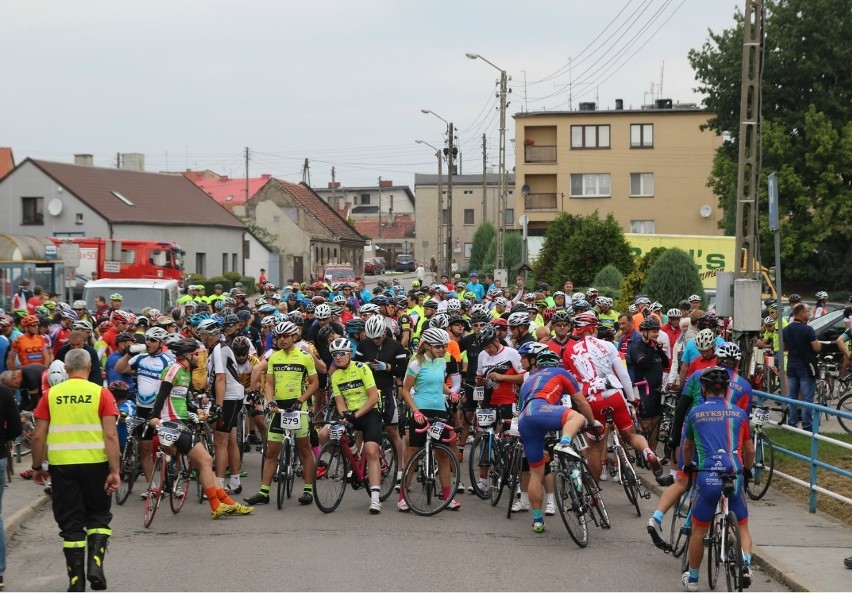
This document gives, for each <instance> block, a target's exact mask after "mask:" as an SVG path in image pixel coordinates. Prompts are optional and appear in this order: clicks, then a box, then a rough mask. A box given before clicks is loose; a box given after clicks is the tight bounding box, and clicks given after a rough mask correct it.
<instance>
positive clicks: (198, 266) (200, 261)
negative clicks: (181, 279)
mask: <svg viewBox="0 0 852 593" xmlns="http://www.w3.org/2000/svg"><path fill="white" fill-rule="evenodd" d="M195 273H196V274H200V275H201V276H206V275H207V254H206V253H196V254H195Z"/></svg>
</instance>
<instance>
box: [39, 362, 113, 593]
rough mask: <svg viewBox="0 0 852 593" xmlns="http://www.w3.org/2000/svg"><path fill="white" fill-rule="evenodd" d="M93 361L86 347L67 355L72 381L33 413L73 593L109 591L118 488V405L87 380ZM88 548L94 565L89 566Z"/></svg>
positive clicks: (41, 475)
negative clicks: (107, 557) (108, 558)
mask: <svg viewBox="0 0 852 593" xmlns="http://www.w3.org/2000/svg"><path fill="white" fill-rule="evenodd" d="M91 364H92V361H91V359H90V358H89V353H88V352H86V351H85V350H71V351H69V352H68V354H67V355H66V356H65V370H66V372H67V373H68V380H66V381H62V382H61V383H59V384H57V385H54V386H53V387H51V388H50V390H49V391H48V392H47V394H46V395H45V396H44V397H42V398H41V400H40V401H39V403H38V406H36V409H35V411H34V413H33V415H34V416H35V418H36V427H35V435H34V437H33V447H32V455H33V466H32V469H33V471H34V472H35V475H34V481H35V479H36V478H39V479H43V478H44V477H45V475H46V472H45V470H44V469H43V468H42V463H43V461H44V451H45V449H46V450H47V460H48V462H49V463H50V477H51V480H52V482H53V516H54V518H55V519H56V523H57V524H58V525H59V534H60V535H61V536H62V539H63V540H64V546H63V547H64V550H63V551H64V552H65V561H66V564H67V568H68V579H69V587H68V590H69V591H85V590H86V583H85V578H86V574H87V573H88V579H89V583H90V584H91V586H92V589H93V590H95V591H102V590H104V589H106V587H107V585H106V576H105V575H104V568H103V560H104V554H105V552H106V546H107V540H108V539H109V536H110V534H111V533H112V531H111V530H110V528H109V524H110V521H111V520H112V513H111V512H110V502H111V500H112V499H111V498H110V495H111V494H112V493H113V492H115V491H116V490H118V486H119V483H120V482H121V480H120V478H119V449H118V433H117V431H116V428H115V421H116V417H117V416H118V409H117V408H116V405H115V398H114V397H113V395H112V393H110V391H109V390H108V389H106V388H104V387H102V386H100V385H97V384H95V383H91V382H89V381H88V380H87V377H88V376H89V370H90V367H91ZM86 547H88V552H89V560H88V566H87V567H86V568H85V570H84V566H83V561H84V559H85V554H86V550H85V549H86Z"/></svg>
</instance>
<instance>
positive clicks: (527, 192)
mask: <svg viewBox="0 0 852 593" xmlns="http://www.w3.org/2000/svg"><path fill="white" fill-rule="evenodd" d="M521 193H522V194H524V195H525V196H528V195H530V186H529V185H527V184H526V183H525V184H524V185H523V187H521Z"/></svg>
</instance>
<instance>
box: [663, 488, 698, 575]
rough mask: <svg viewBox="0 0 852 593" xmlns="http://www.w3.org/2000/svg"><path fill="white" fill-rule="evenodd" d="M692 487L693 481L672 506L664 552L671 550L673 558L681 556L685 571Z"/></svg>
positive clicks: (684, 570) (682, 566) (683, 570)
mask: <svg viewBox="0 0 852 593" xmlns="http://www.w3.org/2000/svg"><path fill="white" fill-rule="evenodd" d="M694 488H695V484H694V483H693V484H692V486H691V487H690V488H688V489H687V491H686V492H684V493H683V495H682V496H681V497H680V499H678V501H677V504H676V505H675V506H674V508H673V512H672V517H671V525H670V527H669V549H668V550H666V552H671V554H672V556H674V557H675V558H680V557H681V556H682V557H683V560H682V561H681V572H686V571H687V570H688V569H689V566H688V563H687V560H686V558H687V554H686V553H685V552H686V548H687V542H688V541H689V537H690V534H691V533H692V491H693V490H694Z"/></svg>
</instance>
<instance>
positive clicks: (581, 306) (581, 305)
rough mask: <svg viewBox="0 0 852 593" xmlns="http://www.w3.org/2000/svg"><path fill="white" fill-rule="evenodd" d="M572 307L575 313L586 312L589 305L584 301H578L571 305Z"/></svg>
mask: <svg viewBox="0 0 852 593" xmlns="http://www.w3.org/2000/svg"><path fill="white" fill-rule="evenodd" d="M572 307H573V308H574V310H575V311H586V310H587V309H588V308H589V307H590V305H589V301H587V300H586V299H578V300H576V301H574V302H573V303H572Z"/></svg>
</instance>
